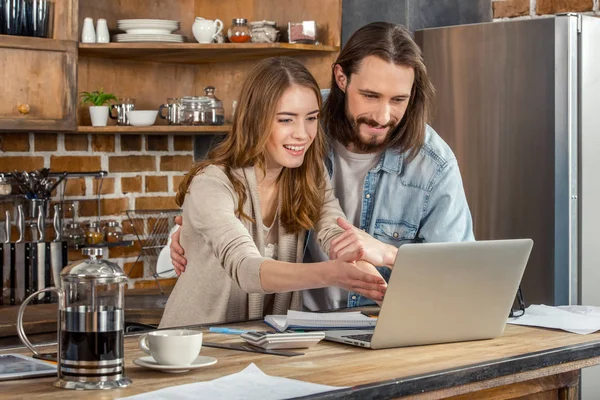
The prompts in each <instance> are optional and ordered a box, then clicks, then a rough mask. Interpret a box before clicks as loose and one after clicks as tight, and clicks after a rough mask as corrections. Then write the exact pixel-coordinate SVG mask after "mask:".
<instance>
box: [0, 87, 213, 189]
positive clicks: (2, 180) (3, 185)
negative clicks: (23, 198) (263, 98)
mask: <svg viewBox="0 0 600 400" xmlns="http://www.w3.org/2000/svg"><path fill="white" fill-rule="evenodd" d="M204 90H205V91H206V89H204ZM11 193H12V185H11V184H10V182H9V181H8V178H6V176H4V174H0V195H3V196H7V195H9V194H11Z"/></svg>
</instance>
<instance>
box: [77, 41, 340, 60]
mask: <svg viewBox="0 0 600 400" xmlns="http://www.w3.org/2000/svg"><path fill="white" fill-rule="evenodd" d="M338 51H339V47H337V46H326V45H313V44H291V43H223V44H200V43H107V44H97V43H89V44H88V43H80V44H79V55H80V56H84V57H94V58H109V59H113V60H114V59H120V60H135V61H152V62H169V63H185V64H199V63H214V62H228V61H239V60H249V59H256V58H262V57H273V56H296V55H309V54H314V53H320V54H322V53H335V52H338Z"/></svg>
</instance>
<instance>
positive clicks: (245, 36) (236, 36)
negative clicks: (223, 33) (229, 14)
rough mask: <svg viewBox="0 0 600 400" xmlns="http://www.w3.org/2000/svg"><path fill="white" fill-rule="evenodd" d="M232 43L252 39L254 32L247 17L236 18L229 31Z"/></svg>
mask: <svg viewBox="0 0 600 400" xmlns="http://www.w3.org/2000/svg"><path fill="white" fill-rule="evenodd" d="M227 37H228V38H229V41H230V42H231V43H246V42H249V41H250V40H251V39H252V32H251V30H250V26H249V25H248V20H247V19H246V18H234V19H233V21H231V26H230V27H229V30H228V31H227Z"/></svg>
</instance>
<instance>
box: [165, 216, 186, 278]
mask: <svg viewBox="0 0 600 400" xmlns="http://www.w3.org/2000/svg"><path fill="white" fill-rule="evenodd" d="M182 222H183V217H181V216H178V217H175V223H176V224H177V225H179V226H181V224H182ZM180 235H181V229H177V230H176V231H175V232H173V234H172V235H171V245H170V246H169V247H170V249H171V263H172V264H173V268H175V273H176V274H177V276H179V275H181V274H182V273H183V272H185V266H186V265H187V259H186V258H185V251H184V250H183V247H181V244H180V243H179V237H180Z"/></svg>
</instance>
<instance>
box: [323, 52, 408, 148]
mask: <svg viewBox="0 0 600 400" xmlns="http://www.w3.org/2000/svg"><path fill="white" fill-rule="evenodd" d="M335 77H336V83H337V85H338V86H339V88H340V89H341V90H343V91H344V92H345V93H346V116H347V117H348V119H349V120H350V122H351V123H352V125H353V126H354V134H355V135H354V140H353V141H352V143H350V145H349V146H348V150H350V151H354V152H357V153H372V152H376V151H379V150H382V149H383V148H385V147H386V145H387V143H388V142H389V140H390V134H391V132H392V131H393V129H394V128H395V127H396V126H397V125H398V124H399V123H400V121H401V120H402V118H403V117H404V113H405V112H406V108H407V107H408V102H409V99H410V94H411V89H412V86H413V83H414V80H415V73H414V69H413V68H412V67H406V66H403V65H396V64H393V63H389V62H387V61H384V60H382V59H381V58H379V57H376V56H368V57H365V58H364V59H363V60H362V61H361V63H360V65H359V68H358V71H357V72H356V73H354V74H352V76H351V77H350V78H351V79H350V80H348V77H347V76H346V75H345V74H344V73H343V71H342V68H341V67H340V66H339V65H336V66H335Z"/></svg>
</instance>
